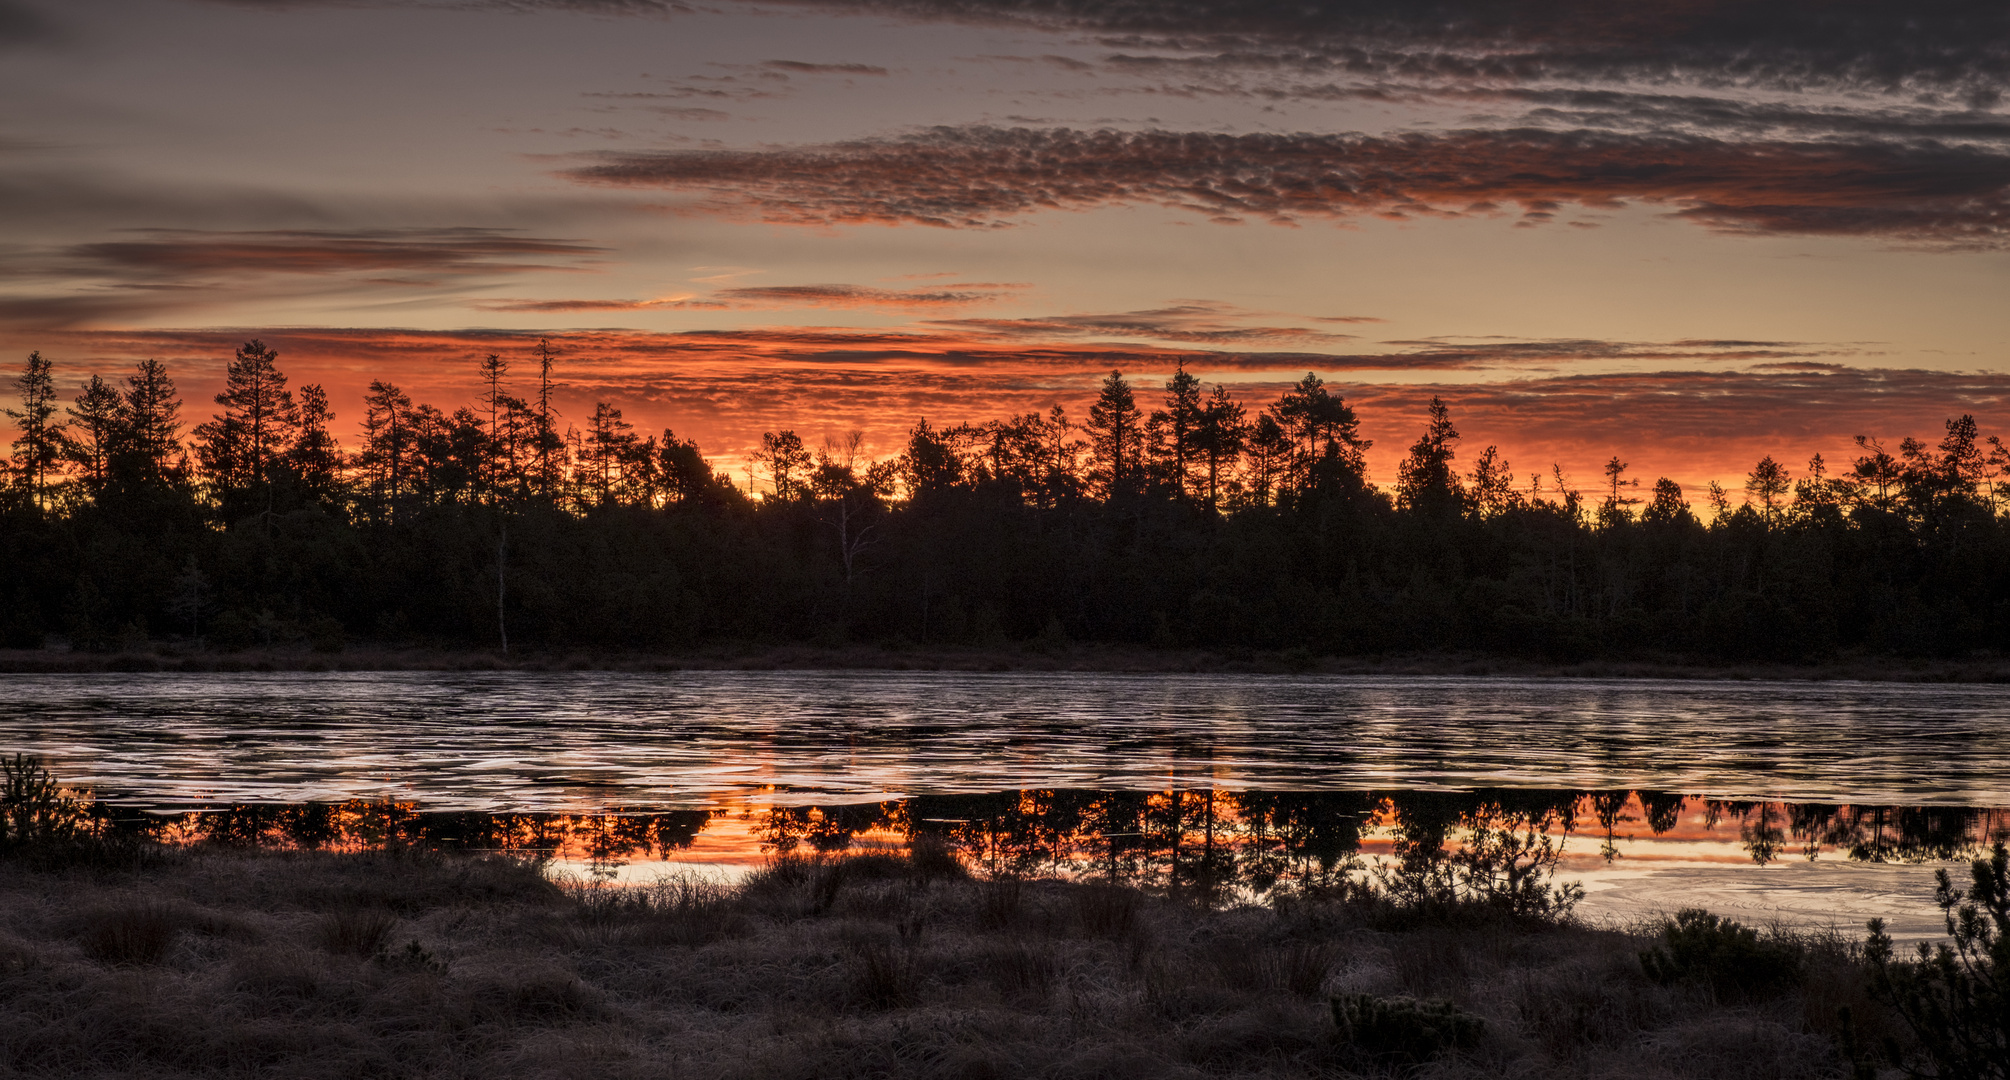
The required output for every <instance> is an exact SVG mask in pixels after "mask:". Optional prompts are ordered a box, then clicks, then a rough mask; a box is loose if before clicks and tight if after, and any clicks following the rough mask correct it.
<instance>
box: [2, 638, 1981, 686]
mask: <svg viewBox="0 0 2010 1080" xmlns="http://www.w3.org/2000/svg"><path fill="white" fill-rule="evenodd" d="M281 671H289V672H332V671H344V672H366V671H527V672H550V671H621V672H678V671H904V672H913V671H955V672H1083V673H1088V672H1103V673H1110V674H1149V673H1160V674H1172V673H1184V674H1222V675H1359V676H1416V677H1432V676H1466V677H1497V678H1541V679H1641V680H1650V679H1677V680H1692V681H1732V682H1742V681H1768V682H1836V681H1861V682H1893V683H1965V684H1974V683H2010V658H1999V657H1986V658H1972V659H1961V660H1917V659H1900V658H1889V657H1865V658H1855V659H1848V660H1838V661H1832V662H1828V663H1822V664H1807V665H1797V664H1778V663H1748V664H1722V663H1711V662H1703V661H1694V660H1689V659H1685V658H1681V657H1657V658H1645V659H1633V660H1586V661H1577V662H1569V663H1559V662H1546V661H1534V660H1526V659H1522V658H1517V657H1504V656H1490V655H1485V654H1461V653H1450V654H1443V653H1433V654H1394V655H1380V656H1328V657H1313V656H1308V655H1306V654H1304V653H1302V652H1293V651H1286V652H1272V653H1223V652H1212V651H1208V650H1199V649H1190V650H1181V649H1149V648H1136V647H1127V646H1107V645H1077V646H1064V647H1060V648H1052V649H1035V648H1015V647H1010V646H1006V647H995V648H941V649H921V648H885V647H877V646H863V645H861V646H839V647H819V646H811V645H782V646H771V647H759V646H743V647H737V646H721V647H717V648H710V649H697V650H690V651H684V652H661V653H629V652H599V651H590V650H564V649H559V650H538V651H528V652H520V653H513V654H510V655H503V654H501V653H498V652H494V651H483V650H474V649H438V648H426V647H396V646H382V645H359V646H356V647H353V648H345V649H343V650H341V651H338V652H322V651H310V650H307V649H301V648H262V649H246V650H242V651H236V652H219V651H213V650H197V649H187V648H181V647H177V646H174V645H161V646H157V647H154V648H151V649H148V650H146V651H123V652H107V653H91V652H76V651H69V650H58V649H0V674H15V675H24V674H45V675H53V674H96V673H110V672H186V673H241V672H281Z"/></svg>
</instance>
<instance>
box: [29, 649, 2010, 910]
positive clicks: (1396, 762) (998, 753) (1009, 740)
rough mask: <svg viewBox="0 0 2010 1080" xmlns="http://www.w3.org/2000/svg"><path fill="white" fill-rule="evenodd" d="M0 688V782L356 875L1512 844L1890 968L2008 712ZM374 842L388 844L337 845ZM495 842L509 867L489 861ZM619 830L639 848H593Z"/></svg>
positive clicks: (700, 687)
mask: <svg viewBox="0 0 2010 1080" xmlns="http://www.w3.org/2000/svg"><path fill="white" fill-rule="evenodd" d="M0 687H4V691H5V693H6V695H7V696H6V702H5V705H4V707H0V749H4V750H6V751H8V752H14V751H25V752H28V753H34V754H39V755H41V756H42V757H43V758H45V759H46V760H47V761H48V762H49V763H50V766H51V768H52V769H53V770H54V771H55V772H56V773H57V774H58V775H59V776H60V777H61V778H63V780H64V781H65V782H67V783H71V784H76V785H79V786H84V787H88V788H90V789H92V790H93V792H94V793H95V794H96V796H97V797H98V798H99V799H100V800H101V801H103V802H104V803H106V804H108V805H111V806H116V807H118V808H120V811H121V812H122V813H126V814H128V815H138V816H139V817H140V818H145V819H148V820H150V821H152V822H154V825H152V826H150V827H155V828H165V827H168V826H163V825H161V824H160V823H161V822H165V821H169V820H170V819H171V820H172V822H173V824H172V826H171V827H172V828H173V829H177V830H182V831H183V832H186V833H189V834H190V835H195V834H199V833H201V832H202V830H203V829H205V828H209V829H211V830H212V831H213V830H214V829H216V828H229V829H237V830H240V831H242V830H244V829H248V828H254V827H255V830H264V831H265V832H266V833H270V835H272V836H282V835H285V834H286V830H287V828H290V827H293V826H289V825H287V824H286V820H290V819H286V817H285V815H286V814H288V813H295V814H296V816H297V815H298V813H299V812H300V811H299V810H298V808H301V807H307V808H315V809H312V810H311V813H310V814H309V816H315V815H318V817H316V818H315V819H316V820H318V821H321V822H322V824H321V825H317V826H315V828H317V829H321V830H322V831H321V832H317V833H315V834H314V835H315V836H318V837H320V838H321V842H328V841H331V840H334V841H340V842H344V843H360V842H363V838H367V836H371V835H389V834H386V833H384V832H383V829H384V828H392V827H396V828H404V827H410V828H412V829H417V830H418V832H419V833H420V834H424V833H426V831H427V829H428V828H431V829H432V831H433V832H434V833H438V832H439V829H438V828H436V827H433V826H428V825H426V824H425V823H427V822H433V823H439V822H458V823H460V824H458V825H454V826H453V827H452V828H451V829H449V831H453V830H455V829H458V830H459V831H460V832H461V833H463V834H467V835H468V836H472V837H473V838H474V839H473V841H472V842H475V843H479V844H483V845H488V846H509V844H510V843H518V844H519V846H537V844H540V843H541V844H543V845H544V846H545V848H546V849H548V850H550V851H552V852H554V853H555V854H557V855H558V857H559V859H560V864H561V865H562V866H564V867H567V868H571V869H574V870H576V871H577V872H580V873H584V874H598V875H603V876H610V877H615V878H620V879H625V880H634V879H637V878H639V877H641V876H644V875H646V874H648V873H651V872H660V871H661V870H662V869H663V867H664V866H665V865H683V866H697V867H706V868H713V869H717V870H719V871H721V872H730V871H731V870H732V868H734V867H744V866H746V865H748V864H750V863H752V862H753V861H756V860H758V859H759V858H761V857H764V853H765V852H770V851H773V850H777V849H778V848H781V847H786V846H788V845H790V844H796V843H810V844H812V846H824V847H826V849H832V850H834V849H839V848H848V847H856V846H869V845H872V844H893V843H898V842H901V839H902V838H903V837H905V836H909V835H913V834H914V833H915V832H917V831H927V830H931V829H932V830H937V831H943V832H944V833H945V834H953V835H954V836H956V837H958V838H959V839H958V842H959V843H961V844H963V845H964V847H965V850H966V851H972V850H981V851H982V852H988V854H986V855H985V857H987V858H1010V859H1018V860H1021V861H1029V862H1028V864H1029V865H1036V864H1044V865H1045V866H1046V867H1047V868H1048V869H1052V870H1067V869H1068V868H1070V867H1078V868H1093V867H1095V866H1098V865H1100V864H1099V863H1098V862H1097V860H1098V859H1100V858H1103V857H1104V856H1105V855H1108V856H1109V857H1110V858H1111V859H1112V860H1117V861H1122V860H1128V861H1125V862H1124V863H1123V864H1124V865H1125V866H1127V867H1128V866H1132V865H1135V866H1137V867H1139V868H1140V869H1139V871H1138V872H1139V874H1140V880H1144V881H1147V882H1150V883H1156V884H1160V885H1162V886H1164V885H1172V886H1177V885H1178V883H1179V881H1180V880H1181V879H1180V874H1181V873H1182V872H1183V871H1182V869H1181V864H1180V861H1179V860H1180V857H1181V856H1180V851H1181V850H1182V847H1181V845H1182V843H1184V842H1185V841H1184V838H1185V837H1187V836H1188V834H1189V833H1192V834H1193V835H1196V836H1200V835H1204V836H1205V837H1206V838H1207V842H1208V844H1209V845H1210V847H1209V848H1208V851H1209V856H1208V857H1214V855H1213V852H1214V850H1215V849H1214V848H1213V846H1212V845H1213V844H1214V843H1215V841H1216V839H1217V838H1219V839H1220V842H1221V850H1222V851H1224V852H1227V853H1228V854H1226V855H1223V856H1222V857H1223V858H1228V859H1229V860H1230V862H1232V863H1234V865H1235V866H1237V867H1240V866H1242V865H1243V863H1241V862H1235V860H1237V859H1246V860H1247V862H1248V865H1249V866H1252V867H1257V868H1258V869H1256V870H1253V871H1250V872H1251V873H1256V874H1258V875H1259V879H1262V878H1261V875H1265V874H1270V873H1271V872H1272V870H1275V869H1276V868H1278V867H1282V868H1283V869H1282V871H1280V872H1283V873H1286V874H1291V873H1301V872H1309V870H1310V868H1313V867H1315V865H1316V864H1317V862H1318V859H1319V858H1322V857H1324V856H1323V855H1320V854H1319V853H1321V852H1323V853H1326V854H1331V853H1332V852H1334V851H1340V850H1341V849H1342V848H1344V849H1345V851H1344V852H1343V854H1347V855H1351V856H1353V857H1357V858H1365V859H1370V860H1372V859H1373V858H1375V857H1377V856H1379V855H1381V854H1385V853H1386V852H1387V850H1388V846H1389V845H1390V844H1391V843H1393V842H1395V840H1396V839H1399V838H1400V837H1399V836H1398V818H1401V817H1403V816H1404V815H1406V814H1407V815H1408V816H1409V817H1410V818H1415V817H1416V816H1417V815H1418V814H1424V813H1439V814H1449V815H1452V816H1453V817H1454V818H1456V817H1457V816H1458V815H1461V814H1463V815H1467V816H1468V817H1470V816H1471V815H1473V814H1476V813H1495V812H1498V813H1508V814H1520V815H1522V816H1521V817H1520V818H1517V819H1516V820H1522V821H1534V820H1536V818H1535V815H1537V813H1538V812H1540V814H1542V815H1545V816H1544V817H1543V818H1542V825H1541V827H1542V828H1543V829H1545V830H1547V831H1549V832H1552V833H1554V834H1555V835H1557V836H1558V837H1559V838H1560V840H1561V841H1562V842H1563V843H1564V846H1565V857H1564V860H1563V862H1562V863H1561V870H1562V871H1564V872H1565V874H1566V875H1567V876H1570V877H1572V878H1573V879H1576V880H1582V881H1584V882H1585V883H1586V885H1587V887H1588V889H1589V890H1590V894H1591V895H1590V897H1589V898H1588V899H1587V901H1586V904H1585V907H1584V910H1585V912H1586V913H1587V914H1588V915H1593V916H1598V917H1607V918H1615V919H1618V918H1632V917H1637V916H1639V915H1641V914H1644V913H1646V912H1650V911H1654V910H1661V909H1666V908H1672V907H1674V906H1679V905H1681V904H1687V903H1702V904H1705V905H1706V906H1710V907H1712V908H1713V909H1715V910H1721V911H1728V912H1732V913H1735V914H1738V915H1739V916H1740V917H1743V918H1747V919H1752V920H1759V921H1763V920H1765V919H1781V920H1785V921H1789V922H1794V923H1800V924H1836V925H1842V926H1846V927H1856V926H1860V925H1861V921H1862V919H1863V918H1866V917H1868V916H1869V915H1872V914H1882V915H1886V916H1887V917H1892V918H1894V920H1895V922H1896V923H1897V924H1898V925H1899V927H1900V929H1901V930H1902V931H1904V932H1906V933H1908V934H1912V935H1918V934H1928V933H1932V932H1934V930H1935V929H1936V928H1937V925H1938V923H1937V916H1936V915H1935V913H1934V912H1933V910H1932V908H1931V905H1930V903H1929V902H1928V901H1929V900H1930V896H1931V891H1932V877H1931V871H1932V868H1933V867H1934V866H1939V865H1947V864H1948V862H1949V860H1950V859H1959V858H1961V857H1962V856H1964V855H1966V854H1969V853H1971V852H1972V851H1973V850H1975V849H1976V847H1977V845H1979V844H1981V843H1984V842H1986V839H1987V838H1988V837H1989V836H1990V835H1991V834H1992V833H1995V832H1997V831H2000V830H2002V829H2004V828H2005V827H2006V819H2005V817H2004V816H2003V815H2002V814H2001V813H1999V812H1998V808H2001V807H2005V806H2010V722H2006V721H2010V688H2001V687H1994V686H1964V685H1918V684H1892V683H1850V682H1823V683H1785V682H1705V681H1644V680H1640V681H1636V680H1525V679H1494V678H1458V677H1446V678H1420V677H1339V676H1259V675H1164V674H1149V675H1127V674H1096V673H996V674H991V673H985V674H977V673H958V672H922V673H917V672H677V673H663V674H642V673H609V672H566V673H522V672H484V673H458V672H455V673H442V672H395V673H275V674H229V675H217V674H202V675H181V674H168V673H145V674H105V675H15V676H4V677H0ZM1280 800H1281V801H1280ZM1203 801H1204V803H1205V806H1203V805H1202V803H1203ZM1433 807H1435V808H1437V809H1435V810H1432V809H1430V808H1433ZM287 808H294V809H293V810H288V809H287ZM330 808H334V809H332V810H331V809H330ZM372 815H375V816H376V817H377V818H385V819H386V821H390V820H391V819H396V821H402V822H406V823H407V824H406V825H396V822H392V823H391V824H390V825H382V823H380V825H381V826H382V827H380V826H378V825H373V826H369V827H368V828H364V826H362V825H357V826H355V827H354V828H350V826H347V825H344V824H343V822H351V823H352V824H353V823H354V822H367V821H369V820H373V818H372ZM386 815H389V817H388V818H386ZM848 818H849V819H851V821H850V823H849V824H838V825H833V824H830V823H832V822H838V823H842V822H844V821H846V819H848ZM303 820H304V819H303ZM475 820H486V821H488V822H490V823H491V824H490V825H489V826H486V827H482V828H473V827H472V826H468V825H467V823H468V822H470V821H475ZM666 821H674V822H677V824H676V825H675V826H674V827H670V828H669V831H668V832H667V833H665V832H664V828H665V826H663V824H662V823H663V822H666ZM497 822H504V823H516V824H512V825H510V826H509V827H508V828H503V827H501V826H499V825H497V824H495V823H497ZM526 822H531V823H535V822H542V823H543V824H542V825H541V826H537V827H536V828H532V827H531V826H530V825H523V823H526ZM638 822H640V823H645V824H644V825H637V824H636V823H638ZM205 823H207V824H205ZM247 823H249V824H247ZM412 823H417V824H412ZM650 823H653V824H650ZM1321 823H1323V824H1321ZM518 825H522V826H523V828H528V829H530V830H531V831H530V832H528V833H524V834H523V836H529V837H530V838H531V839H530V840H523V837H522V836H518V837H517V840H511V839H510V838H511V837H512V836H516V835H517V833H513V832H512V831H511V830H512V829H517V827H518ZM345 828H350V831H349V832H347V833H345V832H343V829H345ZM470 828H472V832H469V830H470ZM623 828H627V829H629V830H630V832H631V833H632V832H633V831H634V830H635V829H636V828H641V829H643V831H644V832H645V833H647V834H648V835H647V836H645V837H644V838H643V840H641V841H638V840H636V838H635V837H634V836H629V837H628V838H627V839H623V840H620V841H619V842H614V841H612V840H608V841H606V842H602V841H601V840H596V839H595V836H596V835H598V836H601V837H603V839H604V838H606V837H612V836H615V835H616V834H618V833H620V831H621V829H623ZM1321 828H1323V829H1324V830H1325V832H1324V833H1320V832H1319V829H1321ZM331 829H332V830H333V831H329V830H331ZM357 829H363V830H364V831H361V832H358V831H356V830H357ZM372 829H374V830H376V831H374V832H372V831H370V830H372ZM539 829H541V830H542V831H541V832H540V831H539ZM273 830H277V831H276V832H275V831H273ZM651 830H653V831H651ZM959 830H960V831H959ZM1195 830H1199V831H1195ZM518 831H519V832H520V831H521V830H518ZM261 835H264V833H261ZM666 835H667V836H669V837H671V839H670V840H667V841H666V840H662V839H661V837H662V836H666ZM538 837H542V839H541V840H540V839H538ZM1292 837H1296V839H1295V840H1293V839H1292ZM459 842H470V841H468V840H465V839H463V840H461V841H459ZM1293 843H1296V844H1297V845H1298V847H1297V848H1293V847H1292V844H1293ZM596 844H598V845H599V846H597V847H596V846H595V845H596ZM1001 844H1002V845H1003V846H1002V847H1001ZM1335 844H1339V845H1340V847H1339V848H1336V847H1335V846H1334V845H1335ZM1014 845H1017V846H1016V847H1015V846H1014ZM1153 845H1160V846H1163V847H1165V848H1166V849H1167V850H1168V851H1170V852H1171V854H1170V855H1161V854H1157V853H1156V852H1157V851H1158V848H1157V847H1154V846H1153ZM1187 846H1188V848H1191V846H1192V845H1191V844H1188V845H1187ZM1119 849H1123V854H1122V860H1118V853H1119ZM1001 851H1003V852H1004V854H1003V855H1000V854H999V852H1001ZM1294 859H1295V860H1297V863H1296V864H1294V863H1293V860H1294ZM1112 865H1113V866H1114V865H1115V862H1113V863H1112ZM1294 865H1297V866H1298V867H1299V869H1297V870H1294V869H1292V867H1293V866H1294ZM1266 867H1268V868H1269V869H1264V868H1266ZM1036 868H1037V866H1036ZM1236 872H1237V873H1242V872H1243V871H1241V870H1237V871H1236ZM1152 874H1156V875H1158V876H1157V877H1156V878H1153V877H1151V875H1152Z"/></svg>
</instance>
